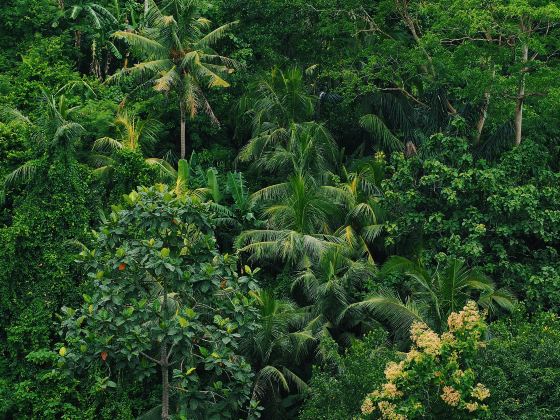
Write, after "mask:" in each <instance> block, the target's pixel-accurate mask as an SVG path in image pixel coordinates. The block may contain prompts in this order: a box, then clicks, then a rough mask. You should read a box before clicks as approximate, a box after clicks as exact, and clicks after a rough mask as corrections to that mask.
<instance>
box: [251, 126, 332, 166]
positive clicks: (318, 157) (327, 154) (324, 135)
mask: <svg viewBox="0 0 560 420" xmlns="http://www.w3.org/2000/svg"><path fill="white" fill-rule="evenodd" d="M284 134H285V135H286V138H285V139H284V140H283V141H281V142H278V143H277V144H275V145H272V144H267V145H266V147H265V148H264V149H263V150H261V151H260V152H258V153H257V154H256V155H254V160H255V166H256V167H258V168H263V169H265V170H267V171H269V172H270V173H274V174H280V173H285V174H286V173H287V174H299V175H304V174H309V175H312V176H320V175H324V174H325V173H327V172H328V171H329V170H330V169H331V168H332V166H333V163H334V162H335V160H336V154H337V147H336V143H335V141H334V139H333V138H332V136H331V134H330V133H329V131H328V129H327V128H326V127H325V126H324V125H323V124H319V123H316V122H304V123H299V124H296V123H292V124H290V126H289V127H288V128H287V130H285V132H284ZM263 138H264V137H261V138H260V139H263ZM258 141H259V140H258V139H253V140H251V142H253V143H249V144H248V145H247V146H248V147H255V148H257V147H259V146H258V145H257V142H258ZM262 146H264V145H262ZM268 146H270V147H271V148H268ZM248 151H249V148H245V149H244V150H243V151H242V154H241V155H240V156H245V153H246V152H248ZM255 151H256V149H253V150H252V151H251V154H253V153H254V152H255Z"/></svg>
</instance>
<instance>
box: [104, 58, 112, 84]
mask: <svg viewBox="0 0 560 420" xmlns="http://www.w3.org/2000/svg"><path fill="white" fill-rule="evenodd" d="M110 66H111V53H110V52H109V51H107V52H106V56H105V69H104V75H103V80H104V79H106V78H107V76H108V75H109V67H110Z"/></svg>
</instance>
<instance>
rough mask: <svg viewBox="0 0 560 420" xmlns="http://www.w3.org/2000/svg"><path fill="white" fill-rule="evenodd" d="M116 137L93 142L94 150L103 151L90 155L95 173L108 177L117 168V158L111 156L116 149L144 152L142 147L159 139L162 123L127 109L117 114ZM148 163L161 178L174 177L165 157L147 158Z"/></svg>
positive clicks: (115, 123) (115, 122)
mask: <svg viewBox="0 0 560 420" xmlns="http://www.w3.org/2000/svg"><path fill="white" fill-rule="evenodd" d="M114 127H115V131H116V136H115V137H102V138H99V139H97V140H96V141H95V142H94V143H93V151H96V152H101V153H99V154H93V155H92V156H90V160H91V161H92V163H93V164H94V166H96V167H97V169H95V171H94V173H95V174H97V175H99V176H103V177H107V176H109V175H110V174H111V173H112V172H113V171H114V169H115V164H116V163H115V160H114V159H113V158H112V157H111V156H110V154H111V153H112V152H114V151H118V150H130V151H132V152H136V153H140V154H141V153H142V148H143V147H144V148H145V147H146V146H149V145H151V144H153V143H154V142H155V141H156V140H157V132H158V129H159V127H160V123H159V122H157V121H155V120H141V119H140V118H138V117H137V116H135V115H132V114H130V113H129V112H127V111H121V112H119V113H118V114H117V117H116V118H115V121H114ZM145 162H146V163H147V164H148V165H151V166H154V167H155V168H157V169H158V172H159V176H160V178H161V179H170V178H172V177H173V173H174V170H173V168H172V167H171V165H169V163H167V162H166V161H165V160H164V159H158V158H146V159H145Z"/></svg>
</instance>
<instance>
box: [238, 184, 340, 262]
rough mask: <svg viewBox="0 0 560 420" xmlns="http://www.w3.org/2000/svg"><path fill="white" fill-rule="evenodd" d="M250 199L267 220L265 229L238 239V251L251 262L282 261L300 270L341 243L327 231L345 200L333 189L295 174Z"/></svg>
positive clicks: (254, 231) (241, 235)
mask: <svg viewBox="0 0 560 420" xmlns="http://www.w3.org/2000/svg"><path fill="white" fill-rule="evenodd" d="M252 199H253V200H255V201H256V202H257V203H259V204H261V205H262V206H263V215H264V216H266V217H267V218H268V221H267V229H254V230H248V231H245V232H242V233H241V234H240V235H239V237H238V238H237V246H238V249H239V251H240V252H248V253H249V254H251V258H252V259H255V260H264V259H271V260H281V261H285V262H287V263H289V264H290V265H294V266H299V267H300V268H303V267H304V266H305V264H306V262H307V261H318V259H319V258H320V256H321V254H322V253H323V252H324V251H325V250H327V249H328V248H330V247H332V246H337V244H340V243H341V240H340V239H339V238H338V237H337V236H335V235H333V234H332V232H331V228H330V220H331V219H332V217H333V215H335V213H336V212H337V211H338V210H339V208H341V204H342V202H343V201H344V200H345V199H346V196H345V194H344V192H343V191H342V190H340V189H338V188H336V187H331V186H325V185H319V184H318V183H317V182H316V181H315V180H314V179H312V178H310V177H308V176H303V175H300V174H296V175H293V176H291V177H290V178H289V179H288V181H287V182H284V183H280V184H275V185H271V186H269V187H266V188H263V189H262V190H260V191H257V192H256V193H254V194H253V196H252Z"/></svg>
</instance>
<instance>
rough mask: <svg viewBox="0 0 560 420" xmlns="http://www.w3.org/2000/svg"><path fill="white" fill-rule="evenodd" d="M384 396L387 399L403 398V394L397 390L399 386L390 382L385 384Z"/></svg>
mask: <svg viewBox="0 0 560 420" xmlns="http://www.w3.org/2000/svg"><path fill="white" fill-rule="evenodd" d="M383 395H384V396H385V397H386V398H397V397H400V396H402V395H403V393H402V392H401V391H399V390H398V389H397V386H396V385H395V384H394V383H392V382H389V383H386V384H383Z"/></svg>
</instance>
